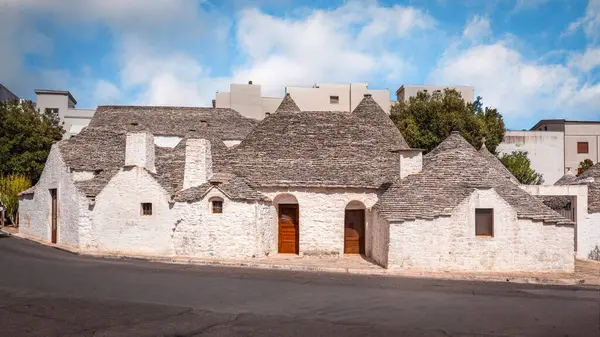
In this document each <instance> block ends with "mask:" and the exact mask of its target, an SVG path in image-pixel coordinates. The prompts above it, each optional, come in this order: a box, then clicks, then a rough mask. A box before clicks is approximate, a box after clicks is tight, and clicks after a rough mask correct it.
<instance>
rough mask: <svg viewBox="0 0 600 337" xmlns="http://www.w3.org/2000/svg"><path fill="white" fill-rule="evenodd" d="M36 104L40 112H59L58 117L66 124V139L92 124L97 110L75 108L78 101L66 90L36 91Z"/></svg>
mask: <svg viewBox="0 0 600 337" xmlns="http://www.w3.org/2000/svg"><path fill="white" fill-rule="evenodd" d="M35 104H36V106H37V108H38V109H39V110H40V112H45V111H55V112H58V116H59V117H60V120H61V121H62V122H63V123H64V125H63V127H64V129H65V130H66V132H65V134H64V138H65V139H69V138H71V137H72V136H74V135H76V134H78V133H79V132H80V131H81V129H83V128H84V127H86V126H87V125H88V124H89V123H90V120H91V119H92V117H93V116H94V113H95V112H96V109H78V108H75V105H76V104H77V100H75V97H73V95H71V93H70V92H69V91H66V90H44V89H36V90H35Z"/></svg>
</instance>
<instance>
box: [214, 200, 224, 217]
mask: <svg viewBox="0 0 600 337" xmlns="http://www.w3.org/2000/svg"><path fill="white" fill-rule="evenodd" d="M212 212H213V213H215V214H221V213H223V200H213V201H212Z"/></svg>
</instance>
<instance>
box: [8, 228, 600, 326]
mask: <svg viewBox="0 0 600 337" xmlns="http://www.w3.org/2000/svg"><path fill="white" fill-rule="evenodd" d="M0 258H1V260H0V336H69V335H71V336H91V335H100V336H199V335H215V336H338V335H343V336H380V335H383V336H385V335H387V336H481V335H484V336H598V335H600V294H599V292H598V290H597V288H592V287H567V286H540V285H526V284H513V283H483V282H466V281H443V280H433V279H418V278H398V277H386V276H364V275H347V274H328V273H306V272H302V273H300V272H291V271H277V270H259V269H240V268H224V267H212V266H188V265H177V264H161V263H151V262H146V261H137V260H127V259H124V260H114V259H101V258H92V257H86V256H79V255H74V254H70V253H67V252H64V251H60V250H57V249H52V248H49V247H44V246H40V245H38V244H35V243H32V242H29V241H25V240H22V239H17V238H11V237H4V238H0Z"/></svg>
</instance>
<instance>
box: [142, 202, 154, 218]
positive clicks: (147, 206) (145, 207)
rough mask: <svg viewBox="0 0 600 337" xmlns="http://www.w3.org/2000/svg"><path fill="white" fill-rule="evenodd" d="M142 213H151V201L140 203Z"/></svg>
mask: <svg viewBox="0 0 600 337" xmlns="http://www.w3.org/2000/svg"><path fill="white" fill-rule="evenodd" d="M142 215H152V203H151V202H144V203H142Z"/></svg>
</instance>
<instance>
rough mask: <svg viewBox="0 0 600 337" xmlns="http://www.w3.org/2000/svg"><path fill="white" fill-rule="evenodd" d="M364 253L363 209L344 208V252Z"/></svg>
mask: <svg viewBox="0 0 600 337" xmlns="http://www.w3.org/2000/svg"><path fill="white" fill-rule="evenodd" d="M364 253H365V210H364V209H356V210H354V209H353V210H346V216H345V220H344V254H364Z"/></svg>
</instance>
